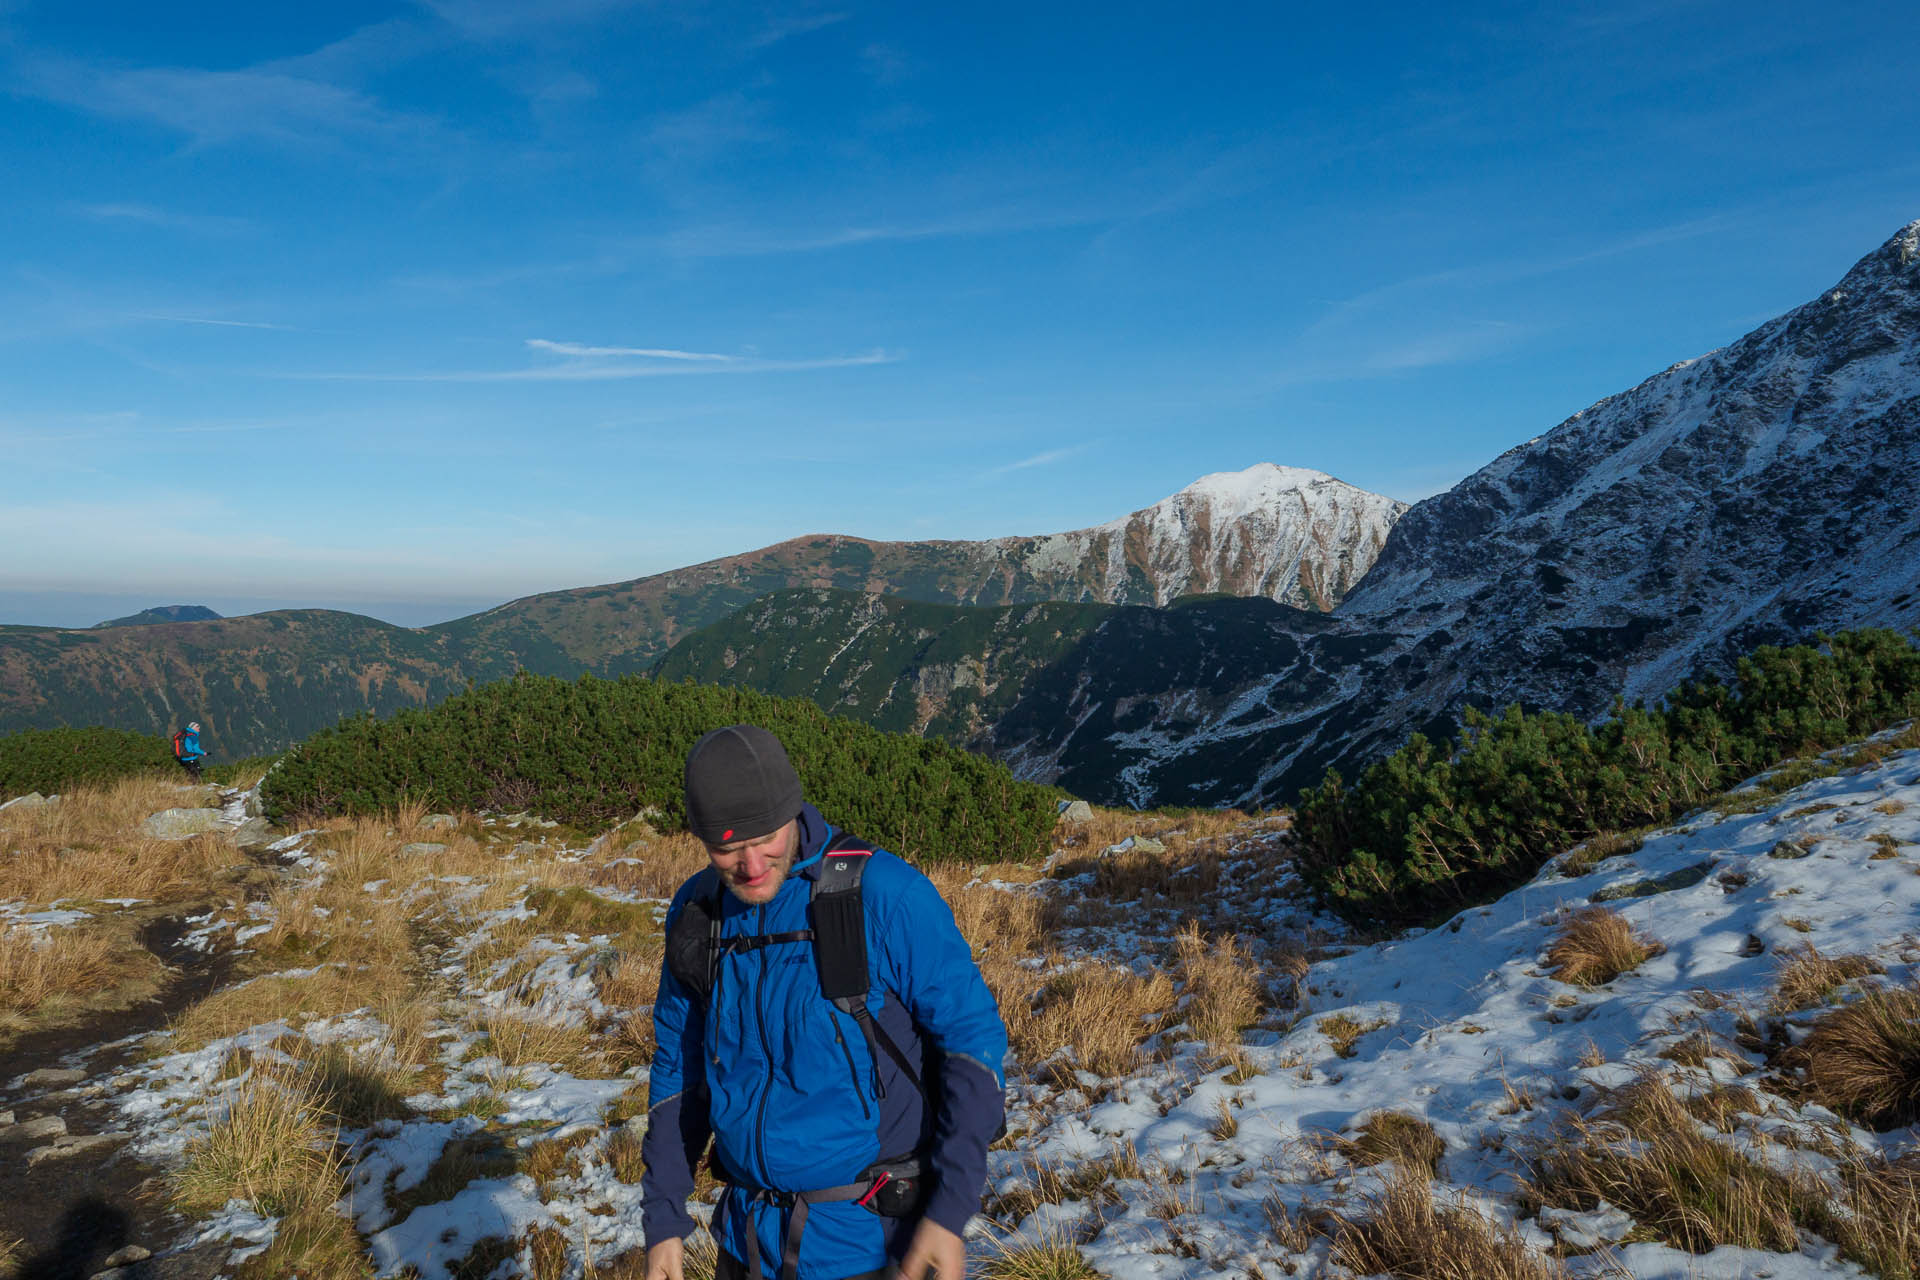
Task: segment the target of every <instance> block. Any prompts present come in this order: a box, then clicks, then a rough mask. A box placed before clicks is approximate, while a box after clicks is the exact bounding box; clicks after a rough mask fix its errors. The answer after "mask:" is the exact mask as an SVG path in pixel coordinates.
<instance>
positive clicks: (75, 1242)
mask: <svg viewBox="0 0 1920 1280" xmlns="http://www.w3.org/2000/svg"><path fill="white" fill-rule="evenodd" d="M255 860H256V861H257V862H263V863H265V864H266V865H270V866H271V865H275V864H274V863H273V861H272V859H271V857H270V855H268V856H264V857H257V858H256V859H255ZM256 891H257V888H255V887H250V893H251V892H256ZM215 905H217V904H216V903H213V902H207V903H189V904H180V905H177V906H175V907H171V908H169V913H168V914H165V915H159V916H156V917H155V918H153V919H151V920H149V921H147V922H146V924H145V925H144V926H143V927H142V928H141V930H140V935H139V937H140V943H141V945H142V946H144V947H145V948H146V949H147V950H148V951H150V952H151V953H153V955H154V956H155V957H157V958H158V959H159V960H160V961H161V963H162V964H164V965H165V966H166V975H165V978H164V979H163V982H162V985H161V988H160V990H159V991H158V992H156V993H155V994H154V995H153V996H151V997H150V998H148V999H147V1000H145V1001H143V1002H141V1003H140V1004H137V1005H135V1006H133V1007H132V1008H128V1009H121V1010H116V1011H112V1012H108V1013H103V1014H101V1015H99V1016H98V1017H95V1018H91V1019H89V1020H87V1021H85V1022H83V1023H78V1024H75V1025H69V1026H61V1027H54V1028H49V1029H47V1030H44V1031H39V1032H33V1033H29V1034H27V1035H25V1036H22V1037H21V1038H20V1039H18V1040H16V1041H15V1042H14V1043H13V1044H11V1045H9V1046H8V1047H7V1049H6V1050H5V1051H4V1053H0V1120H4V1119H5V1117H6V1113H7V1112H9V1111H10V1112H11V1113H12V1119H13V1123H12V1124H11V1125H0V1242H5V1241H8V1240H20V1241H23V1245H22V1247H21V1248H20V1250H19V1252H18V1254H17V1255H16V1260H15V1261H14V1263H13V1265H12V1268H11V1269H10V1270H9V1269H8V1268H7V1267H6V1266H5V1265H0V1277H6V1278H7V1280H88V1278H89V1277H91V1276H94V1275H95V1274H97V1273H99V1272H101V1271H102V1270H103V1268H104V1267H105V1263H106V1260H107V1259H108V1257H109V1256H111V1255H113V1254H114V1253H115V1252H116V1251H118V1250H121V1249H123V1248H125V1247H126V1246H129V1245H137V1246H141V1247H143V1248H145V1249H147V1250H150V1251H152V1252H153V1253H155V1254H161V1253H163V1251H165V1250H166V1249H168V1248H171V1247H172V1246H173V1245H174V1244H175V1242H176V1241H177V1240H179V1239H180V1238H181V1237H183V1236H184V1235H185V1234H186V1227H187V1225H188V1224H187V1221H186V1219H184V1218H182V1217H181V1216H180V1215H178V1214H176V1213H174V1212H172V1211H171V1210H170V1209H169V1207H168V1205H167V1198H166V1194H165V1187H164V1182H163V1178H162V1172H161V1170H159V1169H157V1168H155V1167H154V1166H152V1165H149V1164H147V1163H145V1162H144V1161H141V1160H139V1159H138V1158H136V1157H134V1156H132V1155H131V1154H129V1153H127V1151H126V1135H125V1134H124V1133H123V1132H121V1131H119V1130H118V1129H117V1128H116V1126H115V1115H114V1112H113V1109H112V1107H111V1105H110V1099H109V1096H108V1093H107V1086H106V1085H105V1084H104V1083H102V1081H103V1079H104V1077H107V1076H109V1075H111V1074H112V1073H113V1072H114V1071H115V1070H117V1069H118V1068H120V1067H122V1066H125V1065H127V1064H129V1063H131V1062H133V1061H135V1060H136V1059H137V1058H138V1057H139V1056H140V1054H141V1053H142V1051H143V1050H142V1046H143V1041H144V1040H145V1037H146V1036H147V1035H148V1034H149V1033H151V1032H154V1031H159V1030H162V1029H163V1028H165V1027H166V1025H167V1024H168V1022H169V1021H171V1020H172V1019H173V1018H174V1017H175V1016H176V1015H177V1014H179V1013H180V1012H181V1011H182V1010H184V1009H186V1008H187V1007H188V1006H190V1005H192V1004H193V1003H195V1002H196V1001H198V1000H200V999H202V998H204V997H205V996H207V995H208V994H210V993H211V992H213V991H215V990H217V989H218V988H219V987H220V986H222V985H223V984H224V983H225V982H227V981H228V979H229V978H230V977H231V976H232V974H233V971H234V968H235V957H234V955H233V953H232V951H231V950H228V949H224V948H204V947H201V946H195V945H191V944H189V943H188V942H187V941H186V938H187V934H188V933H189V931H190V930H191V929H192V928H193V923H192V922H191V920H190V917H193V916H195V915H198V914H199V913H200V912H203V911H206V910H208V909H209V908H210V907H212V906H215ZM202 918H204V917H202ZM226 1253H227V1250H226V1248H224V1247H222V1246H218V1245H215V1246H204V1247H200V1248H195V1249H186V1250H181V1251H179V1252H177V1253H173V1254H171V1255H168V1256H165V1257H157V1258H153V1259H151V1260H146V1261H141V1262H137V1263H135V1264H133V1265H130V1266H126V1267H123V1268H121V1269H119V1270H116V1271H113V1272H112V1273H111V1275H112V1277H113V1280H205V1278H210V1277H212V1276H214V1275H216V1274H218V1273H219V1271H220V1270H221V1267H220V1263H221V1261H222V1260H223V1259H224V1258H225V1256H226Z"/></svg>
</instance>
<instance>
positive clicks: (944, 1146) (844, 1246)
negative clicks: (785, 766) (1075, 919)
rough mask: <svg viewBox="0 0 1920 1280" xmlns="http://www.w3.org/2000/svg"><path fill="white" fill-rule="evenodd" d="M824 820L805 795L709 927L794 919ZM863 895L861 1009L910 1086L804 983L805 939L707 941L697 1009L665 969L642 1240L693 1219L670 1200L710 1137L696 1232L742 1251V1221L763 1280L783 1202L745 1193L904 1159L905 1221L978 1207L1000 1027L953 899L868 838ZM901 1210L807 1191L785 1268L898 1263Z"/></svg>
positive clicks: (944, 1222)
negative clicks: (709, 986) (757, 901)
mask: <svg viewBox="0 0 1920 1280" xmlns="http://www.w3.org/2000/svg"><path fill="white" fill-rule="evenodd" d="M836 834H837V833H836V832H835V830H834V829H833V828H832V827H830V826H829V825H828V824H827V823H826V821H825V820H824V819H822V818H821V816H820V813H819V811H818V810H816V809H815V808H814V807H813V806H812V805H807V806H806V807H805V808H804V809H803V810H802V811H801V814H800V843H799V846H798V848H797V850H796V853H795V863H794V865H793V867H792V868H791V869H790V870H789V871H788V874H787V878H786V880H785V882H784V883H783V884H782V885H781V886H780V889H779V891H778V892H777V893H776V894H775V895H774V897H773V900H772V901H771V902H768V903H766V904H765V905H763V906H749V905H747V904H746V903H743V902H741V901H740V900H739V899H737V898H735V897H734V896H733V895H732V894H731V893H722V894H721V895H720V900H721V903H722V906H721V911H720V916H719V919H720V932H721V936H722V937H723V938H726V937H740V936H749V937H750V936H755V935H766V934H775V933H783V932H788V931H799V930H805V929H807V927H808V901H809V897H810V895H811V893H812V889H813V881H814V879H815V878H816V877H817V876H818V875H819V871H820V865H821V856H822V853H823V852H824V851H825V850H826V848H827V845H828V844H829V842H830V841H832V840H833V838H834V837H835V835H836ZM712 883H714V881H713V880H712V879H711V878H710V877H708V876H707V875H705V874H704V873H703V874H702V875H700V876H696V877H694V878H693V879H692V880H689V881H688V882H687V883H686V884H685V885H682V886H681V888H680V891H679V893H678V894H676V895H675V897H674V900H673V904H672V906H671V907H670V908H669V910H668V913H667V928H668V929H669V931H671V929H672V926H673V923H674V921H675V919H676V918H677V917H678V916H679V914H680V913H681V912H682V911H683V910H685V909H686V906H687V903H688V901H689V900H690V899H691V898H692V897H693V896H694V895H695V894H696V892H699V891H700V890H699V889H697V888H696V886H701V887H704V886H706V885H710V884H712ZM861 896H862V901H863V902H864V909H865V932H866V938H867V967H868V974H869V982H868V993H867V1007H868V1009H870V1010H871V1011H872V1013H873V1017H874V1019H875V1020H876V1021H877V1022H878V1023H879V1025H880V1027H881V1028H882V1029H883V1030H884V1031H885V1032H886V1034H887V1036H888V1037H890V1038H891V1039H892V1040H893V1041H894V1042H895V1043H896V1044H897V1045H898V1046H899V1047H900V1048H901V1049H902V1050H904V1052H905V1055H906V1056H907V1057H908V1059H909V1060H910V1061H911V1062H912V1065H913V1066H914V1068H915V1071H916V1072H917V1074H919V1075H920V1077H921V1078H922V1080H923V1081H925V1082H926V1085H927V1089H928V1096H924V1097H923V1096H922V1094H921V1092H920V1091H919V1090H918V1089H916V1088H915V1087H914V1085H913V1082H912V1080H911V1079H910V1078H909V1077H908V1076H907V1075H906V1074H905V1073H904V1072H903V1071H902V1070H901V1069H900V1067H899V1066H898V1065H897V1064H896V1063H895V1062H894V1061H893V1060H892V1059H891V1057H890V1056H889V1055H887V1054H885V1053H880V1054H873V1053H870V1052H869V1050H868V1046H867V1043H866V1041H865V1040H864V1039H863V1037H862V1033H861V1031H860V1030H859V1029H858V1027H857V1025H856V1021H855V1019H854V1018H853V1017H851V1016H849V1015H848V1014H846V1013H844V1012H842V1011H841V1010H840V1009H837V1008H835V1007H834V1006H833V1005H832V1004H831V1003H830V1002H829V1001H828V1000H827V999H826V998H825V997H824V996H823V995H822V994H821V987H820V979H819V974H818V972H817V971H816V969H815V963H814V956H813V947H812V944H810V943H809V942H805V941H796V942H784V943H777V944H774V945H769V946H763V947H759V948H757V949H754V950H749V951H732V952H722V953H721V957H720V959H719V960H718V962H717V963H718V972H717V973H716V974H715V977H714V983H713V993H712V1006H711V1007H706V1006H704V1005H703V1004H702V1002H701V1001H700V1000H699V998H698V997H697V996H696V995H694V994H693V993H692V992H690V991H689V990H688V989H687V987H686V986H685V985H684V984H683V983H681V982H680V980H679V979H677V978H675V977H674V975H673V974H672V973H671V972H668V971H667V970H666V968H665V967H664V966H663V968H662V972H661V975H660V994H659V998H658V1000H657V1002H656V1003H655V1005H654V1014H653V1018H654V1034H655V1037H656V1043H657V1046H658V1047H657V1049H656V1050H655V1053H654V1059H653V1066H652V1073H651V1075H650V1077H649V1080H648V1097H647V1103H648V1112H647V1134H646V1139H645V1142H644V1144H643V1148H642V1154H643V1156H644V1157H645V1160H646V1175H645V1177H644V1179H643V1186H642V1196H641V1216H642V1223H643V1226H644V1228H645V1231H646V1239H647V1243H648V1244H649V1245H651V1244H655V1243H658V1242H659V1241H661V1240H665V1239H671V1238H675V1237H682V1238H684V1237H685V1236H687V1235H688V1234H690V1233H691V1232H692V1230H693V1228H694V1222H693V1219H692V1218H691V1217H690V1216H689V1215H688V1213H687V1208H686V1201H687V1197H688V1196H689V1195H691V1194H692V1191H693V1178H694V1173H693V1171H694V1166H695V1164H696V1162H697V1161H698V1160H699V1158H700V1155H701V1152H702V1151H703V1150H704V1149H705V1147H706V1143H707V1137H708V1135H709V1133H711V1134H712V1136H713V1138H714V1160H715V1165H716V1173H717V1174H718V1175H719V1176H720V1178H721V1180H722V1181H725V1182H729V1183H731V1184H732V1186H731V1188H730V1189H729V1190H728V1192H727V1195H726V1199H725V1200H724V1201H723V1202H722V1203H721V1205H720V1206H719V1208H718V1210H717V1211H716V1213H715V1216H714V1234H715V1235H716V1236H717V1237H718V1238H719V1241H720V1245H721V1247H722V1248H724V1249H725V1250H726V1251H727V1252H728V1253H729V1254H731V1255H732V1256H733V1257H734V1258H735V1259H746V1258H748V1257H749V1256H750V1255H749V1250H748V1246H747V1243H746V1239H745V1235H744V1231H745V1230H746V1224H748V1223H751V1224H752V1228H753V1231H754V1234H755V1236H756V1237H757V1239H758V1244H759V1248H758V1250H757V1252H758V1253H759V1255H760V1257H761V1259H762V1260H763V1261H762V1267H763V1272H764V1274H765V1275H766V1276H767V1277H768V1278H769V1280H772V1277H774V1276H775V1275H777V1274H778V1272H779V1270H780V1260H781V1253H782V1248H783V1245H784V1243H785V1241H786V1239H787V1228H788V1225H789V1221H790V1215H791V1214H792V1212H793V1209H792V1207H791V1206H790V1205H788V1206H782V1205H781V1204H780V1203H778V1202H777V1201H776V1202H769V1201H768V1199H767V1198H766V1197H762V1196H757V1195H755V1194H754V1193H753V1192H752V1191H750V1190H749V1188H757V1189H765V1190H771V1191H775V1192H795V1191H813V1190H819V1189H823V1188H828V1187H835V1186H840V1185H843V1184H848V1183H853V1182H855V1181H856V1180H858V1179H860V1178H861V1176H862V1175H863V1174H864V1173H865V1172H866V1171H867V1170H868V1169H869V1167H870V1166H873V1165H875V1164H877V1163H880V1162H882V1161H887V1160H895V1159H899V1158H902V1157H909V1156H913V1155H915V1154H918V1155H919V1156H920V1157H921V1158H922V1161H923V1163H924V1164H925V1166H926V1168H927V1170H928V1175H927V1180H928V1185H929V1187H930V1190H929V1192H928V1198H927V1199H926V1201H925V1203H924V1207H923V1209H922V1215H923V1216H925V1217H927V1218H931V1219H932V1220H933V1221H934V1222H936V1223H938V1224H940V1225H941V1226H943V1227H946V1228H947V1229H948V1230H950V1231H953V1232H955V1233H958V1232H959V1231H960V1230H961V1229H962V1228H963V1227H965V1225H966V1223H967V1220H968V1219H969V1218H970V1217H972V1216H973V1215H974V1214H975V1213H976V1212H978V1211H979V1208H980V1196H981V1192H982V1190H983V1188H984V1186H985V1182H986V1156H987V1147H988V1146H989V1144H990V1143H991V1142H992V1140H993V1137H994V1135H995V1133H996V1132H997V1131H998V1130H999V1128H1000V1125H1001V1122H1002V1119H1003V1116H1004V1112H1005V1105H1006V1094H1005V1089H1006V1080H1005V1077H1004V1075H1003V1073H1002V1062H1003V1060H1004V1058H1005V1056H1006V1050H1007V1031H1006V1026H1005V1025H1004V1024H1003V1023H1002V1022H1001V1020H1000V1013H999V1010H998V1009H997V1008H996V1007H995V1005H994V1001H993V996H992V994H991V993H990V992H989V991H988V990H987V986H986V983H985V981H984V980H983V979H982V978H981V976H980V970H979V968H978V967H977V966H976V965H975V964H974V962H973V955H972V952H971V950H970V949H969V947H968V945H967V942H966V940H965V939H964V938H963V937H961V935H960V930H959V928H958V926H956V925H955V924H954V920H953V912H952V911H951V910H950V909H949V908H948V906H947V904H946V903H945V902H944V901H942V899H941V897H940V894H939V891H938V890H936V889H935V888H934V887H933V884H932V883H931V882H930V881H929V880H928V879H927V878H926V877H925V876H924V875H922V874H921V873H920V872H919V871H918V870H916V869H915V868H913V867H912V866H910V865H908V864H907V863H906V862H904V861H902V860H901V859H900V858H897V857H895V856H894V855H893V854H891V853H887V852H885V851H882V850H875V851H874V853H873V856H872V861H871V862H870V863H869V864H868V865H867V868H866V872H865V875H864V877H863V880H862V884H861ZM876 1059H877V1061H876ZM876 1074H877V1075H878V1083H879V1086H880V1088H879V1090H878V1093H879V1096H877V1097H876V1090H875V1089H874V1087H873V1084H874V1078H875V1075H876ZM916 1225H918V1217H905V1218H883V1217H880V1216H878V1215H877V1214H876V1213H874V1212H873V1211H872V1210H871V1209H868V1208H863V1207H861V1206H860V1205H859V1204H856V1203H853V1202H851V1201H840V1202H835V1203H820V1204H814V1205H812V1206H811V1211H810V1212H809V1213H808V1215H807V1216H806V1218H805V1219H804V1230H803V1231H802V1233H801V1237H800V1241H801V1244H800V1255H799V1269H798V1274H799V1277H800V1280H837V1278H838V1277H845V1276H858V1275H862V1274H864V1273H866V1272H870V1271H879V1270H881V1269H882V1268H884V1267H885V1266H886V1265H887V1264H888V1262H889V1260H890V1259H891V1260H894V1261H897V1260H898V1259H899V1257H900V1255H901V1253H903V1252H904V1251H905V1249H906V1246H907V1242H908V1241H909V1240H910V1239H911V1237H912V1232H913V1229H914V1227H915V1226H916Z"/></svg>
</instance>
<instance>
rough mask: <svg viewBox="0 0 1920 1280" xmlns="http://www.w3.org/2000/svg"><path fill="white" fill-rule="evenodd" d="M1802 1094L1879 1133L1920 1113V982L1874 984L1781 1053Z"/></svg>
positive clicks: (1830, 1014) (1781, 1060) (1784, 1064)
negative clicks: (1799, 1081) (1874, 985)
mask: <svg viewBox="0 0 1920 1280" xmlns="http://www.w3.org/2000/svg"><path fill="white" fill-rule="evenodd" d="M1779 1063H1780V1065H1781V1066H1783V1067H1786V1068H1788V1069H1790V1070H1796V1071H1798V1072H1799V1073H1800V1076H1801V1080H1802V1087H1803V1089H1804V1090H1805V1092H1806V1094H1807V1096H1808V1097H1810V1098H1812V1099H1813V1100H1815V1101H1817V1102H1819V1103H1820V1104H1821V1105H1822V1106H1825V1107H1827V1108H1829V1109H1831V1110H1833V1111H1836V1112H1838V1113H1839V1114H1841V1115H1843V1116H1847V1117H1849V1118H1851V1119H1855V1120H1858V1121H1860V1122H1861V1123H1863V1124H1867V1125H1870V1126H1872V1127H1873V1128H1874V1129H1876V1130H1879V1131H1881V1132H1885V1131H1887V1130H1889V1129H1897V1128H1901V1127H1903V1126H1906V1125H1909V1124H1912V1123H1914V1122H1915V1121H1916V1120H1920V983H1915V984H1910V985H1908V986H1904V987H1876V988H1873V989H1872V990H1869V991H1867V992H1865V993H1863V994H1862V995H1861V996H1860V998H1859V999H1858V1000H1855V1001H1854V1002H1853V1003H1852V1004H1849V1005H1846V1006H1844V1007H1842V1008H1839V1009H1836V1010H1834V1011H1833V1012H1832V1013H1829V1014H1826V1015H1824V1016H1823V1017H1821V1018H1820V1019H1819V1021H1817V1022H1815V1023H1814V1024H1813V1029H1812V1030H1811V1031H1810V1032H1808V1033H1807V1036H1806V1038H1805V1039H1803V1040H1802V1041H1800V1043H1799V1044H1797V1045H1794V1046H1792V1047H1790V1048H1788V1049H1785V1050H1783V1051H1782V1052H1781V1054H1780V1057H1779Z"/></svg>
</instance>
